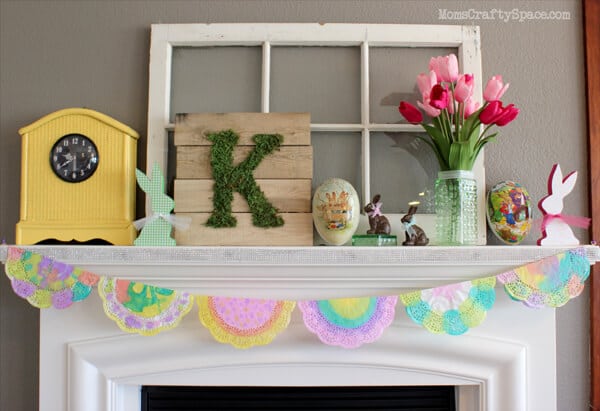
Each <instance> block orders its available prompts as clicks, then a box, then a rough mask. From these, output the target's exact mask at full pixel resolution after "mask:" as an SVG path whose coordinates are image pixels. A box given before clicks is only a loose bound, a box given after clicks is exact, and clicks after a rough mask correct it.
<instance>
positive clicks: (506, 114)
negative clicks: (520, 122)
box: [496, 104, 519, 127]
mask: <svg viewBox="0 0 600 411" xmlns="http://www.w3.org/2000/svg"><path fill="white" fill-rule="evenodd" d="M518 115H519V109H518V108H516V107H515V105H514V104H509V105H508V106H506V107H505V108H504V110H503V111H502V114H501V115H500V117H499V118H497V119H496V125H497V126H498V127H504V126H505V125H507V124H508V123H510V122H511V121H513V120H514V119H515V118H517V116H518Z"/></svg>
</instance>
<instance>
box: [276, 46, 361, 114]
mask: <svg viewBox="0 0 600 411" xmlns="http://www.w3.org/2000/svg"><path fill="white" fill-rule="evenodd" d="M271 111H279V112H310V113H311V122H312V123H360V49H359V48H358V47H273V48H272V49H271Z"/></svg>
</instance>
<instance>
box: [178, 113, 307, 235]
mask: <svg viewBox="0 0 600 411" xmlns="http://www.w3.org/2000/svg"><path fill="white" fill-rule="evenodd" d="M229 129H231V130H233V131H234V132H235V133H236V134H238V135H239V137H240V139H239V141H238V144H237V145H236V146H235V147H234V151H233V157H234V158H233V165H234V166H236V165H238V164H239V163H241V162H242V161H244V160H245V159H246V158H247V156H248V154H249V153H250V152H251V151H252V150H253V149H254V145H255V144H254V142H253V141H252V137H253V136H254V135H256V134H280V135H282V136H283V141H282V145H281V146H280V147H279V149H277V150H275V151H274V152H272V153H270V154H269V155H267V156H266V157H265V158H264V159H263V160H262V161H261V162H260V164H259V165H258V167H257V168H256V169H255V170H254V172H253V176H254V178H255V180H256V182H257V184H258V185H259V186H260V188H261V190H262V191H263V192H264V193H265V195H266V197H267V199H268V200H269V201H270V202H271V203H272V204H273V206H274V207H275V208H277V209H278V211H279V215H280V216H281V217H282V218H283V220H284V225H283V226H281V227H273V228H262V227H255V226H254V225H253V224H252V214H251V213H250V208H249V207H248V204H247V202H246V200H245V199H244V198H243V196H242V195H240V194H239V193H237V192H234V193H233V197H234V199H233V203H232V210H233V215H234V216H235V217H236V218H237V220H238V222H237V226H236V227H233V228H214V227H208V226H206V221H207V220H208V217H209V216H210V214H211V213H212V211H213V196H214V192H213V187H214V180H213V176H212V167H211V165H210V150H211V147H212V144H213V143H212V142H211V141H209V140H208V139H207V138H206V135H207V134H208V133H211V132H220V131H224V130H229ZM174 142H175V146H176V158H177V164H176V171H175V172H176V179H175V182H174V196H173V197H174V199H175V213H176V214H178V215H188V216H190V217H192V224H191V227H190V228H189V229H188V230H185V231H178V230H175V240H176V241H177V244H179V245H191V246H194V245H204V246H236V245H237V246H239V245H242V246H243V245H253V246H307V245H312V244H313V220H312V214H311V210H312V197H311V183H312V176H313V150H312V147H311V145H310V115H309V114H308V113H198V114H178V115H177V117H176V123H175V138H174Z"/></svg>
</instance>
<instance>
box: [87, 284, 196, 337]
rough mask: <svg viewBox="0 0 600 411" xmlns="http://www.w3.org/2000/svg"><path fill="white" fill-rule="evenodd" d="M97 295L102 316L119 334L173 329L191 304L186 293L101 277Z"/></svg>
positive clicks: (142, 333) (147, 332)
mask: <svg viewBox="0 0 600 411" xmlns="http://www.w3.org/2000/svg"><path fill="white" fill-rule="evenodd" d="M98 292H99V294H100V297H101V298H102V301H103V306H104V312H105V313H106V315H107V316H108V317H110V318H111V319H112V320H114V321H115V322H116V323H117V325H118V326H119V328H121V329H122V330H123V331H127V332H129V333H138V334H140V335H155V334H158V333H159V332H162V331H165V330H170V329H171V328H175V327H176V326H177V325H178V324H179V322H180V321H181V319H182V318H183V317H184V316H185V315H186V314H187V313H189V312H190V310H191V309H192V305H193V304H194V300H193V298H192V296H191V295H190V294H189V293H178V292H176V291H174V290H169V289H167V288H160V287H155V286H151V285H146V284H141V283H135V282H133V281H128V280H119V279H116V278H102V279H101V280H100V284H99V286H98Z"/></svg>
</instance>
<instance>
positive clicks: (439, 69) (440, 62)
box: [429, 54, 458, 82]
mask: <svg viewBox="0 0 600 411" xmlns="http://www.w3.org/2000/svg"><path fill="white" fill-rule="evenodd" d="M429 70H433V71H434V72H435V74H436V75H437V78H438V80H440V81H448V82H454V81H456V80H457V79H458V60H457V58H456V55H454V54H448V55H447V56H439V57H432V58H431V59H430V60H429Z"/></svg>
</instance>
